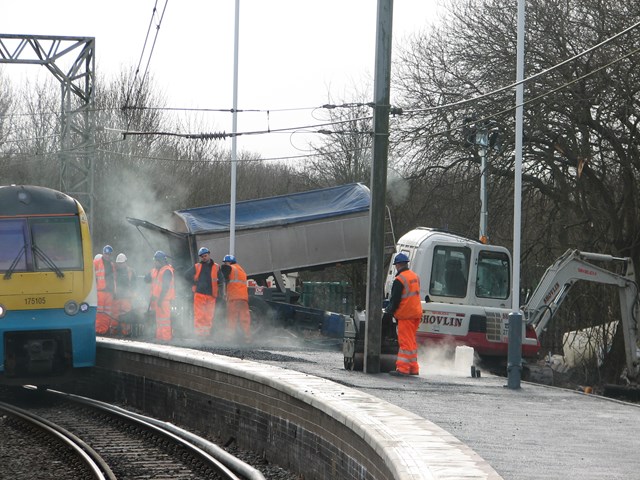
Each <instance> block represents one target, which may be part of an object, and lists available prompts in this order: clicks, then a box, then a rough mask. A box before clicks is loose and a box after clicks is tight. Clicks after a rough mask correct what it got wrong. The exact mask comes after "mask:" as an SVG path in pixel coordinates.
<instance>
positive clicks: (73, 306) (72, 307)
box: [64, 300, 80, 315]
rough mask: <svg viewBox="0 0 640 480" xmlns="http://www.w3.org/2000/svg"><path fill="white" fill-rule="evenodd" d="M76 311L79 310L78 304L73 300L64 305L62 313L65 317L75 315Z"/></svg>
mask: <svg viewBox="0 0 640 480" xmlns="http://www.w3.org/2000/svg"><path fill="white" fill-rule="evenodd" d="M78 310H80V308H79V307H78V303H77V302H75V301H73V300H69V301H68V302H67V303H65V304H64V311H65V313H66V314H67V315H75V314H76V313H78Z"/></svg>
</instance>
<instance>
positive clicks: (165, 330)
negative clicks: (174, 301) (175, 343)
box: [151, 300, 173, 342]
mask: <svg viewBox="0 0 640 480" xmlns="http://www.w3.org/2000/svg"><path fill="white" fill-rule="evenodd" d="M153 303H154V304H152V305H151V307H152V308H153V309H154V310H155V311H156V339H157V340H164V341H167V342H168V341H169V340H171V339H172V338H173V332H172V331H171V302H170V301H169V300H163V301H162V302H155V301H154V302H153Z"/></svg>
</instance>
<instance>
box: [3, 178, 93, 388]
mask: <svg viewBox="0 0 640 480" xmlns="http://www.w3.org/2000/svg"><path fill="white" fill-rule="evenodd" d="M96 301H97V295H96V291H95V281H94V274H93V258H92V248H91V237H90V234H89V224H88V221H87V216H86V214H85V211H84V209H83V208H82V206H81V205H80V203H79V202H78V201H77V200H75V199H74V198H72V197H70V196H69V195H66V194H64V193H62V192H58V191H56V190H52V189H50V188H45V187H37V186H27V185H10V186H0V383H4V384H25V383H29V384H34V385H42V384H45V385H51V384H54V383H56V382H57V380H61V379H64V378H67V377H69V375H70V374H71V373H73V372H74V370H75V369H78V368H82V367H91V366H93V365H94V364H95V358H96V332H95V318H96Z"/></svg>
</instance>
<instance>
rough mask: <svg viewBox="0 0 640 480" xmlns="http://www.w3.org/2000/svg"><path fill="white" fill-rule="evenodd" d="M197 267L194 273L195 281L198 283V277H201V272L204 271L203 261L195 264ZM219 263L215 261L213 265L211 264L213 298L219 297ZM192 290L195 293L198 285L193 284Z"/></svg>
mask: <svg viewBox="0 0 640 480" xmlns="http://www.w3.org/2000/svg"><path fill="white" fill-rule="evenodd" d="M195 268H196V273H195V274H194V275H193V283H194V284H195V283H198V279H199V278H200V272H201V271H202V263H196V264H195ZM218 270H219V267H218V264H217V263H215V262H214V263H213V265H211V296H212V297H213V298H218ZM191 290H192V291H193V292H194V293H195V291H196V286H195V285H193V286H192V287H191Z"/></svg>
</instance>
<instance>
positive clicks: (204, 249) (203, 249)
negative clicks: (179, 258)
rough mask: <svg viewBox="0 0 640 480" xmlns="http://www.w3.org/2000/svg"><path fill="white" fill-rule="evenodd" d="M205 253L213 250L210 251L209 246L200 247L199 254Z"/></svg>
mask: <svg viewBox="0 0 640 480" xmlns="http://www.w3.org/2000/svg"><path fill="white" fill-rule="evenodd" d="M205 253H211V252H210V251H209V249H208V248H207V247H200V250H198V256H199V257H200V256H202V255H204V254H205Z"/></svg>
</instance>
